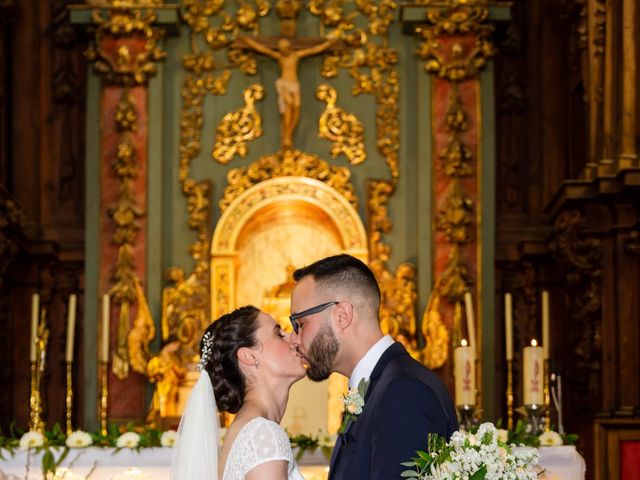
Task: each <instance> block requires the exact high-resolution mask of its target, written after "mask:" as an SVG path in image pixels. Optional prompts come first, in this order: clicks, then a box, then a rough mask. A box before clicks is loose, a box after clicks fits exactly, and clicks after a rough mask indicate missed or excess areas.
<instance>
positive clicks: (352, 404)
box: [340, 378, 369, 433]
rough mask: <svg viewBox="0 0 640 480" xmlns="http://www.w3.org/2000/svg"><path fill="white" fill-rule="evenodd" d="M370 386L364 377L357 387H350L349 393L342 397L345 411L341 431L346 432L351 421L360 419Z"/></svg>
mask: <svg viewBox="0 0 640 480" xmlns="http://www.w3.org/2000/svg"><path fill="white" fill-rule="evenodd" d="M368 386H369V382H368V381H367V380H365V379H364V378H363V379H362V380H360V383H358V386H357V387H352V388H350V389H349V391H348V392H347V394H346V395H344V396H343V397H342V401H343V402H344V413H343V415H342V427H340V433H344V432H345V431H346V429H347V426H348V425H349V423H351V422H357V421H358V417H359V416H360V414H361V413H362V409H363V408H364V396H365V394H366V393H367V387H368Z"/></svg>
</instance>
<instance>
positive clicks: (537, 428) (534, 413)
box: [517, 403, 548, 436]
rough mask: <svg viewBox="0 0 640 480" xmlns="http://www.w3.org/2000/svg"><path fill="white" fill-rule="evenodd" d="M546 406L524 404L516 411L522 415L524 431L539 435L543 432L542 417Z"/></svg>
mask: <svg viewBox="0 0 640 480" xmlns="http://www.w3.org/2000/svg"><path fill="white" fill-rule="evenodd" d="M547 410H548V408H547V406H546V405H538V404H536V403H532V404H530V405H524V406H522V407H520V408H519V409H518V410H517V411H518V413H520V414H522V415H523V416H524V420H525V425H524V431H525V432H526V433H528V434H529V435H536V436H537V435H540V434H542V432H544V421H545V420H544V418H545V414H546V412H547Z"/></svg>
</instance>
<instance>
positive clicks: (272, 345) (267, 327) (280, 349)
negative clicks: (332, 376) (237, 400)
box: [256, 312, 306, 380]
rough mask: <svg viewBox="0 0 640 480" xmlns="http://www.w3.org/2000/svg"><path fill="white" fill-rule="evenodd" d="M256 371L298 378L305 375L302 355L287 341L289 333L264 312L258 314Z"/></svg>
mask: <svg viewBox="0 0 640 480" xmlns="http://www.w3.org/2000/svg"><path fill="white" fill-rule="evenodd" d="M258 324H259V327H258V329H257V330H256V340H257V341H258V352H257V356H258V361H259V367H258V369H259V370H258V372H259V373H260V374H268V375H274V376H278V377H289V378H294V379H295V380H299V379H301V378H302V377H304V375H305V372H306V371H305V368H304V364H303V359H302V357H301V356H300V355H299V354H298V352H297V350H296V349H295V348H294V347H293V346H292V345H291V343H290V342H289V334H288V333H286V332H285V331H284V330H282V328H280V325H278V323H277V322H276V321H275V320H274V319H273V318H271V316H269V315H267V314H266V313H264V312H260V313H259V314H258Z"/></svg>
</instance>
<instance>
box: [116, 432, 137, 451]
mask: <svg viewBox="0 0 640 480" xmlns="http://www.w3.org/2000/svg"><path fill="white" fill-rule="evenodd" d="M139 444H140V435H138V434H137V433H136V432H126V433H123V434H122V435H120V436H119V437H118V440H116V447H118V448H137V447H138V445H139Z"/></svg>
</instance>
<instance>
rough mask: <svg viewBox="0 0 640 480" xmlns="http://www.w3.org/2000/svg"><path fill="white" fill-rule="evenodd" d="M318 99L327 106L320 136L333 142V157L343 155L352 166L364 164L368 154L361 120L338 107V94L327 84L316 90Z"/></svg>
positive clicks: (320, 122) (319, 129) (319, 126)
mask: <svg viewBox="0 0 640 480" xmlns="http://www.w3.org/2000/svg"><path fill="white" fill-rule="evenodd" d="M316 98H317V99H318V100H320V101H321V102H324V103H326V104H327V106H326V108H325V109H324V111H323V112H322V115H320V119H319V120H318V131H319V132H318V135H319V137H320V138H323V139H325V140H329V141H330V142H333V146H332V147H331V156H332V157H333V158H336V157H337V156H338V155H340V154H341V153H342V154H344V155H345V156H346V157H347V159H348V160H349V163H350V164H351V165H358V164H360V163H362V162H364V161H365V159H366V158H367V152H366V151H365V148H364V143H363V141H364V127H363V126H362V123H361V122H360V120H358V118H357V117H356V116H355V115H354V114H352V113H347V112H345V111H344V110H343V109H342V108H340V107H336V102H337V100H338V93H337V92H336V90H335V88H332V87H331V86H329V85H327V84H326V83H323V84H321V85H320V86H319V87H318V88H317V89H316Z"/></svg>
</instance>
